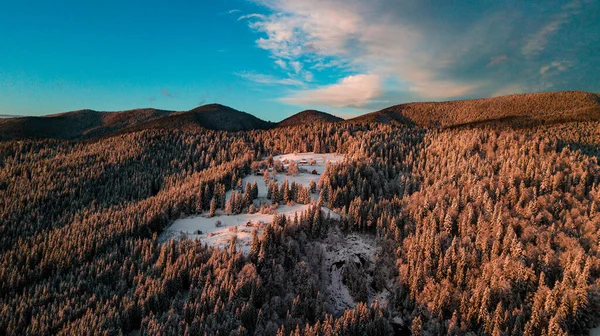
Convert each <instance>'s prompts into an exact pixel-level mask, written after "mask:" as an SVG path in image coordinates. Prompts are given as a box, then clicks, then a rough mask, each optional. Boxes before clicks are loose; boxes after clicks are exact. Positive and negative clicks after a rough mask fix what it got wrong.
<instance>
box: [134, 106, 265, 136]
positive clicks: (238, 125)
mask: <svg viewBox="0 0 600 336" xmlns="http://www.w3.org/2000/svg"><path fill="white" fill-rule="evenodd" d="M272 126H273V123H270V122H267V121H264V120H261V119H259V118H257V117H255V116H253V115H251V114H249V113H246V112H241V111H238V110H236V109H233V108H231V107H228V106H224V105H220V104H209V105H203V106H200V107H197V108H195V109H193V110H190V111H188V112H179V113H174V114H171V115H169V116H167V117H164V118H160V119H155V120H151V121H149V122H147V123H144V124H140V125H137V126H135V127H131V128H128V129H124V130H123V132H132V131H139V130H142V129H193V128H207V129H212V130H221V131H248V130H262V129H268V128H270V127H272Z"/></svg>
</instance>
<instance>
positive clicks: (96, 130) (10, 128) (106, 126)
mask: <svg viewBox="0 0 600 336" xmlns="http://www.w3.org/2000/svg"><path fill="white" fill-rule="evenodd" d="M171 113H174V112H173V111H163V110H157V109H136V110H129V111H122V112H98V111H94V110H79V111H73V112H67V113H60V114H53V115H48V116H43V117H21V118H10V119H0V139H15V138H16V139H21V138H52V139H88V138H93V137H97V136H102V135H106V134H110V133H113V132H116V131H119V130H121V129H123V128H127V127H132V126H135V125H138V124H140V123H145V122H147V121H148V120H152V119H156V118H160V117H164V116H166V115H169V114H171Z"/></svg>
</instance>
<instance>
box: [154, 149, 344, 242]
mask: <svg viewBox="0 0 600 336" xmlns="http://www.w3.org/2000/svg"><path fill="white" fill-rule="evenodd" d="M343 159H344V156H343V155H341V154H319V153H317V154H315V153H297V154H285V155H277V156H274V157H273V160H275V161H276V160H279V161H281V162H282V164H283V166H284V167H285V168H286V169H287V167H288V166H289V163H290V161H295V162H296V163H298V168H299V170H300V171H301V172H300V173H299V174H297V175H286V174H285V173H276V172H274V171H271V176H270V180H269V181H271V180H273V179H274V180H275V181H277V183H278V184H279V185H281V184H282V183H283V182H284V181H285V180H288V182H289V183H292V182H295V183H297V184H301V185H303V186H304V187H308V186H309V185H310V182H311V181H315V183H318V182H319V179H320V178H321V174H322V173H323V172H324V171H325V167H326V166H327V163H328V162H330V163H333V164H335V163H339V162H341V161H342V160H343ZM309 162H310V163H312V164H309ZM313 170H315V171H316V173H317V174H313V173H312V171H313ZM254 182H256V184H257V186H258V198H257V199H256V200H255V201H254V204H255V205H256V206H258V205H260V204H261V203H267V204H271V201H270V200H268V199H267V183H265V179H264V176H262V175H256V174H254V173H253V174H250V175H248V176H245V177H244V178H243V179H242V185H243V186H245V185H246V183H250V184H253V183H254ZM232 192H233V190H228V191H227V192H226V194H225V199H226V200H229V199H231V195H232ZM311 197H312V199H313V200H314V201H317V199H318V198H319V193H318V192H317V193H314V194H311ZM309 206H310V205H309V204H294V205H291V206H290V205H279V206H278V207H277V209H276V210H277V213H278V214H279V215H286V216H288V217H291V218H293V217H294V214H295V213H298V215H300V214H301V213H302V212H304V211H306V210H307V209H308V207H309ZM322 211H323V212H324V215H325V216H327V214H328V213H330V214H331V218H333V219H339V215H338V214H336V213H335V212H333V211H332V210H330V209H328V208H325V207H323V208H322ZM217 221H220V222H221V226H220V227H217V226H216V225H215V223H216V222H217ZM272 221H273V215H272V214H260V213H254V214H249V213H243V214H239V215H224V214H223V212H222V211H221V210H218V211H217V216H214V217H208V216H207V214H206V213H205V214H203V215H198V216H192V217H187V218H182V219H178V220H176V221H175V222H173V223H172V224H171V225H170V226H169V227H168V228H167V229H166V230H165V231H163V232H162V233H161V235H160V236H159V241H160V242H166V241H168V240H169V239H181V238H190V239H200V241H201V242H202V243H203V244H207V245H209V246H213V247H218V248H225V247H227V246H229V242H230V240H231V237H232V236H237V247H238V248H239V249H240V250H241V251H242V252H243V253H248V251H249V250H250V243H251V240H252V230H254V229H256V230H257V232H258V234H259V236H260V235H261V234H262V227H263V226H264V225H266V224H268V223H271V222H272ZM247 223H251V226H247V225H246V224H247Z"/></svg>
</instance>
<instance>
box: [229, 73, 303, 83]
mask: <svg viewBox="0 0 600 336" xmlns="http://www.w3.org/2000/svg"><path fill="white" fill-rule="evenodd" d="M236 75H237V76H239V77H241V78H243V79H246V80H249V81H251V82H255V83H260V84H267V85H292V86H303V85H304V82H302V81H300V80H297V79H293V78H277V77H274V76H270V75H264V74H257V73H254V72H239V73H236Z"/></svg>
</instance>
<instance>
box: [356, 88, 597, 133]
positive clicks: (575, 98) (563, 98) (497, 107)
mask: <svg viewBox="0 0 600 336" xmlns="http://www.w3.org/2000/svg"><path fill="white" fill-rule="evenodd" d="M348 121H349V122H383V123H402V124H409V125H417V126H421V127H441V128H446V127H459V126H470V125H471V126H473V125H475V126H477V125H483V124H495V125H498V124H500V125H507V126H513V127H533V126H538V125H543V124H552V123H560V122H570V121H600V96H598V94H596V93H592V92H585V91H557V92H541V93H526V94H516V95H508V96H500V97H491V98H480V99H468V100H452V101H445V102H416V103H405V104H399V105H394V106H390V107H388V108H385V109H382V110H380V111H376V112H371V113H367V114H364V115H361V116H358V117H356V118H353V119H349V120H348Z"/></svg>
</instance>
